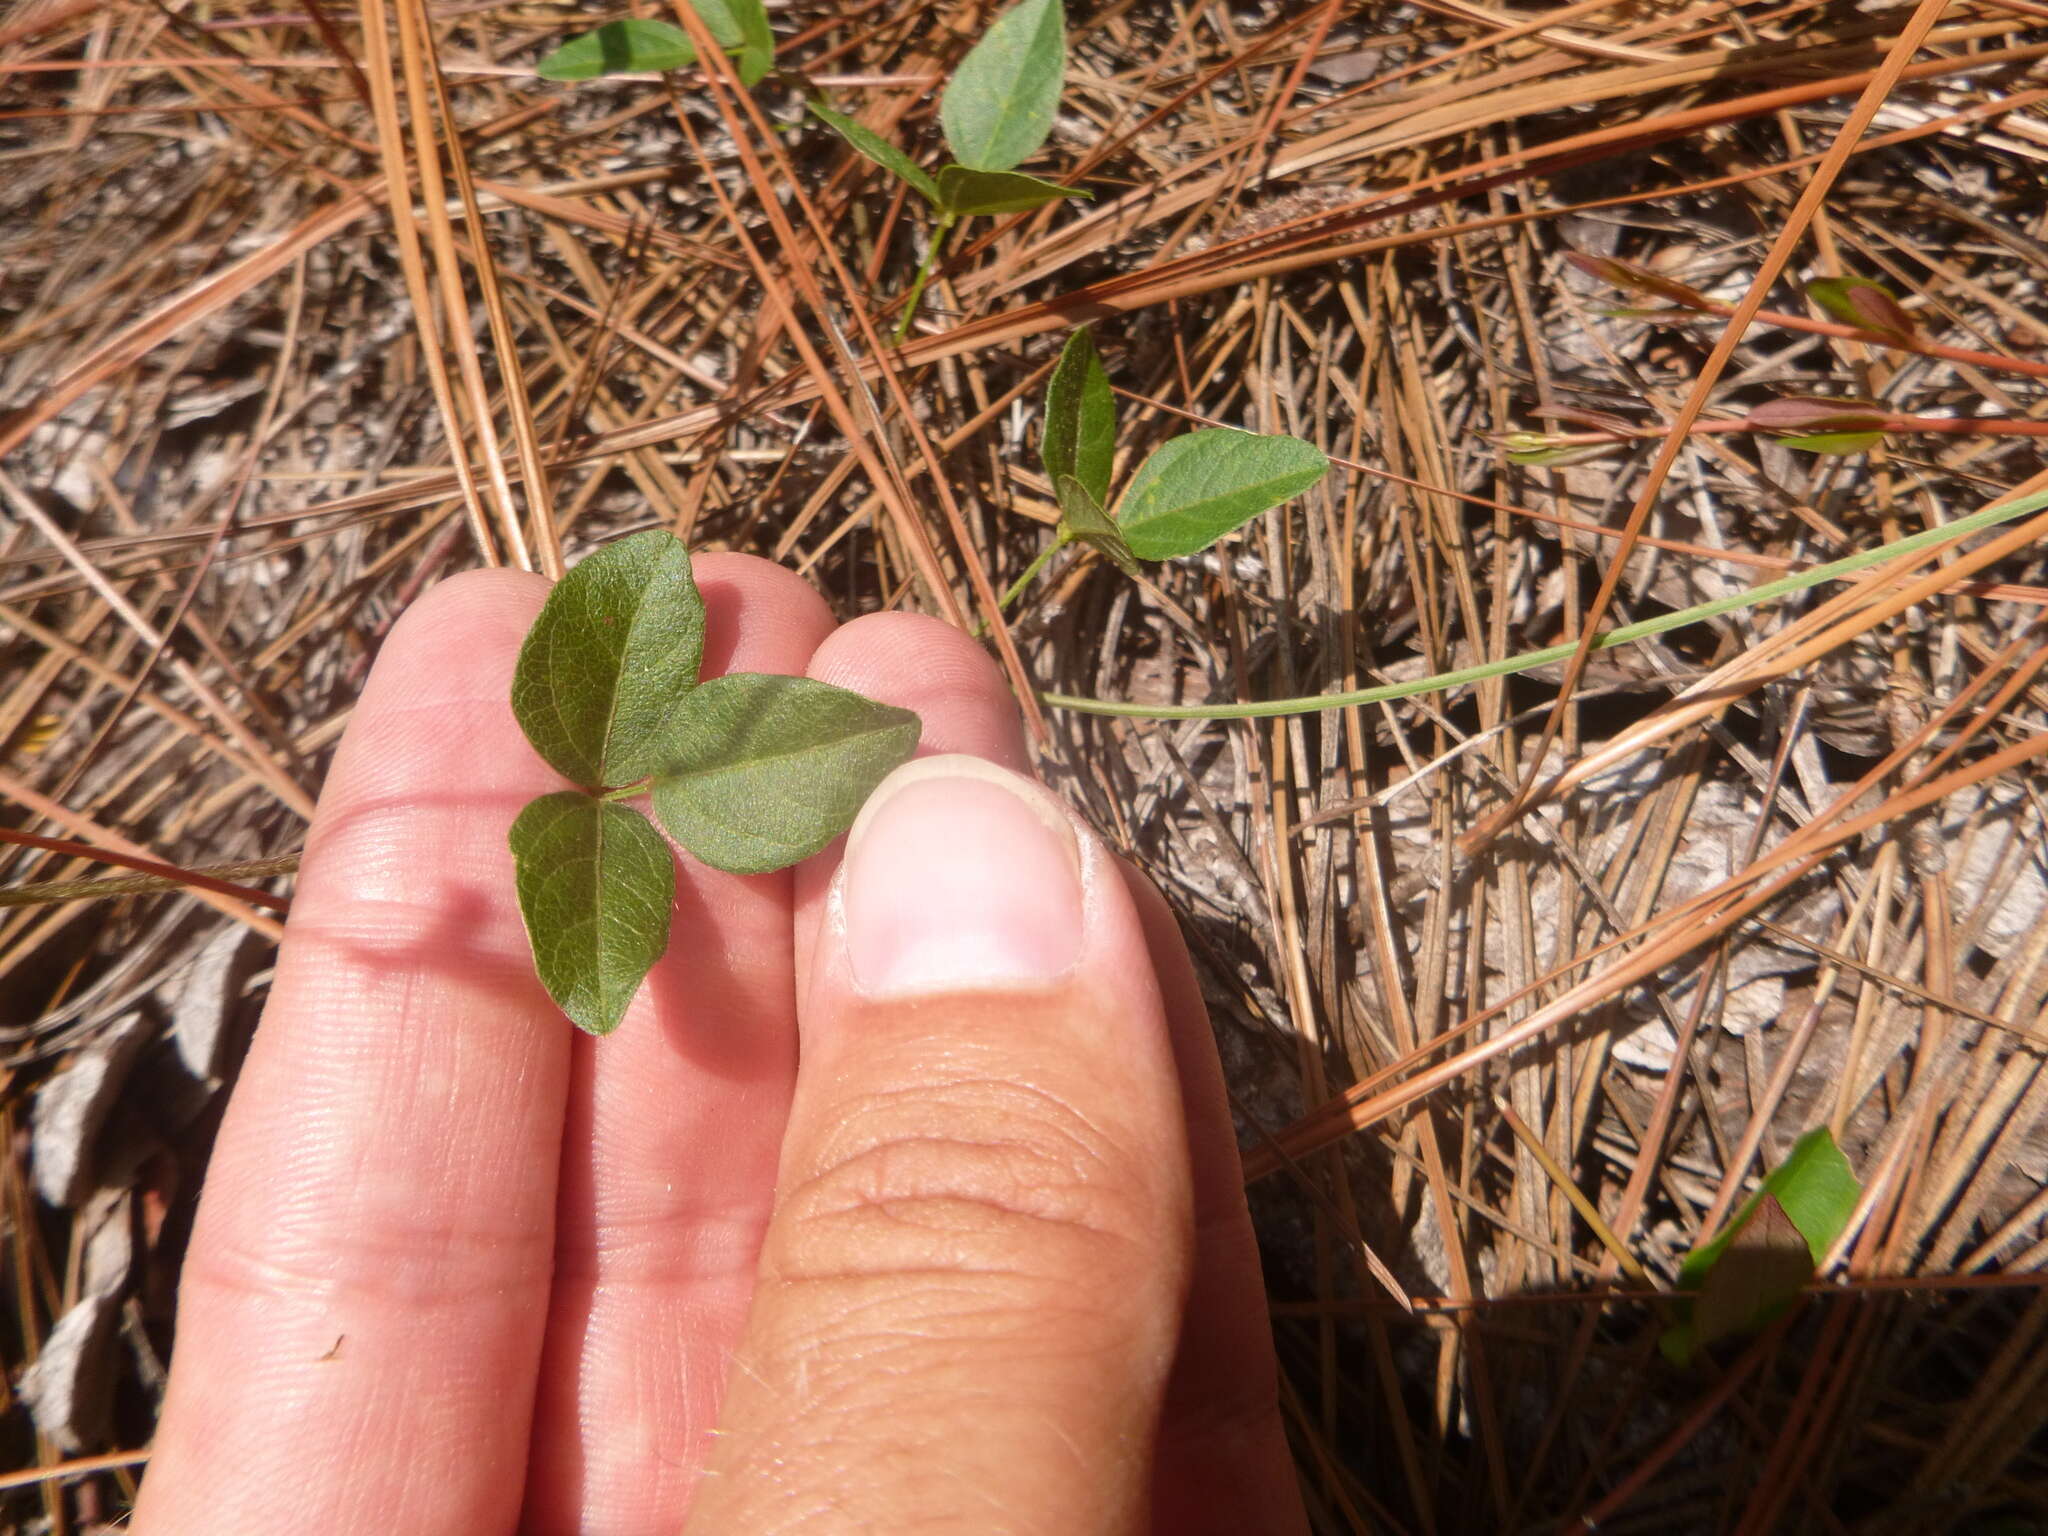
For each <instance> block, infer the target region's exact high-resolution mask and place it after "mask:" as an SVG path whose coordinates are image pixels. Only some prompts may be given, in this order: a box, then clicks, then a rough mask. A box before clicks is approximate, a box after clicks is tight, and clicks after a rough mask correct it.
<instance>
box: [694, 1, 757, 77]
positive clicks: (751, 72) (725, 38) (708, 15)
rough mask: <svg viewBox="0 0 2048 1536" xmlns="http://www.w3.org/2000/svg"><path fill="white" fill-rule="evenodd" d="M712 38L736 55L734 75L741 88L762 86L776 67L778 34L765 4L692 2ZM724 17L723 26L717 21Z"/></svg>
mask: <svg viewBox="0 0 2048 1536" xmlns="http://www.w3.org/2000/svg"><path fill="white" fill-rule="evenodd" d="M690 5H691V8H692V9H694V10H695V11H696V13H697V14H698V15H699V16H701V17H703V18H704V25H705V26H707V27H709V28H710V29H711V35H712V36H713V37H715V38H717V39H718V41H719V42H720V43H721V44H723V45H724V46H725V47H726V48H728V49H730V50H731V51H732V56H733V58H732V62H733V72H734V73H735V74H737V75H738V76H739V77H740V84H741V85H744V86H747V87H749V88H751V87H753V86H756V85H759V84H760V83H761V81H762V79H763V78H764V77H765V76H766V75H767V73H768V71H769V70H771V69H773V68H774V67H775V33H774V32H773V31H772V30H771V29H770V28H769V25H768V12H767V10H766V9H765V8H764V7H763V6H762V4H761V0H690ZM721 13H722V14H723V24H721V22H720V21H719V20H718V19H717V18H718V17H719V16H720V14H721Z"/></svg>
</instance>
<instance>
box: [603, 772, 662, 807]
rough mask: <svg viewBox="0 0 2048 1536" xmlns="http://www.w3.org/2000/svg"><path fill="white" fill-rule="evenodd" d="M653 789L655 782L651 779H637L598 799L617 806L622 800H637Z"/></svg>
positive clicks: (610, 790) (608, 791)
mask: <svg viewBox="0 0 2048 1536" xmlns="http://www.w3.org/2000/svg"><path fill="white" fill-rule="evenodd" d="M653 787H654V780H653V779H651V778H646V779H635V780H634V781H633V782H632V783H631V784H624V785H621V786H620V787H619V788H617V789H608V790H606V791H605V792H604V793H603V794H601V795H599V796H598V797H597V798H598V799H600V800H602V801H604V802H605V804H607V805H617V804H618V803H619V802H620V801H621V800H637V799H639V798H640V796H642V795H644V794H646V793H647V792H648V791H649V790H650V789H652V788H653Z"/></svg>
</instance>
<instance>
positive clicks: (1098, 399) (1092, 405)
mask: <svg viewBox="0 0 2048 1536" xmlns="http://www.w3.org/2000/svg"><path fill="white" fill-rule="evenodd" d="M1038 457H1039V461H1040V462H1041V463H1043V464H1044V465H1045V472H1046V474H1047V475H1048V476H1050V477H1051V479H1052V481H1053V487H1054V489H1055V491H1057V489H1058V487H1059V477H1060V476H1061V475H1072V476H1073V477H1074V478H1075V479H1076V480H1078V481H1080V482H1081V484H1082V485H1083V486H1085V487H1086V488H1087V490H1088V494H1089V495H1090V496H1092V497H1094V498H1095V502H1096V505H1097V507H1098V508H1100V506H1101V504H1102V503H1104V502H1106V501H1108V500H1109V474H1110V468H1111V466H1112V464H1113V463H1114V461H1115V458H1116V396H1115V395H1114V394H1113V393H1111V391H1110V387H1109V375H1108V374H1107V373H1105V372H1103V368H1102V357H1101V355H1100V354H1099V353H1098V352H1097V351H1096V350H1095V338H1094V336H1093V335H1092V334H1090V332H1089V329H1088V327H1087V326H1085V325H1084V326H1082V327H1081V328H1080V329H1079V330H1078V331H1076V332H1074V334H1073V335H1071V336H1069V337H1068V338H1067V344H1066V345H1065V346H1064V347H1062V348H1060V360H1059V361H1058V362H1057V363H1055V364H1054V365H1053V370H1052V377H1051V378H1049V379H1048V380H1046V384H1045V436H1044V437H1043V439H1041V440H1040V442H1039V445H1038ZM1103 521H1104V522H1105V523H1106V522H1108V521H1109V519H1108V517H1107V516H1105V517H1104V518H1103Z"/></svg>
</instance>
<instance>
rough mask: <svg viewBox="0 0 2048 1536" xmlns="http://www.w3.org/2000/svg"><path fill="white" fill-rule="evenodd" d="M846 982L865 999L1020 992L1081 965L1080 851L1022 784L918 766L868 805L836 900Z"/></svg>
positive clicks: (948, 763)
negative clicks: (848, 974) (849, 973)
mask: <svg viewBox="0 0 2048 1536" xmlns="http://www.w3.org/2000/svg"><path fill="white" fill-rule="evenodd" d="M840 899H841V901H842V903H843V909H844V913H845V924H846V930H845V931H846V946H847V956H848V960H849V962H850V963H851V966H852V969H853V979H854V981H855V982H856V983H857V984H858V985H859V987H860V989H861V990H862V991H863V992H866V993H868V994H869V995H870V996H877V995H882V994H892V995H898V996H900V995H906V994H915V993H928V992H945V991H953V990H956V989H959V988H973V987H1003V986H1018V985H1031V984H1034V983H1043V982H1047V981H1051V980H1054V979H1055V978H1057V977H1059V976H1061V975H1063V974H1065V973H1066V972H1067V971H1068V970H1070V969H1072V967H1073V965H1074V962H1075V961H1076V960H1078V959H1079V958H1080V955H1081V909H1082V896H1081V851H1080V848H1079V846H1078V845H1077V844H1076V843H1075V841H1074V832H1073V828H1072V827H1071V826H1070V825H1069V824H1068V822H1067V819H1066V818H1065V817H1064V816H1063V815H1061V814H1060V812H1059V811H1058V810H1057V809H1056V808H1055V807H1054V806H1053V804H1052V803H1051V801H1050V800H1049V799H1048V798H1047V797H1046V795H1045V792H1044V791H1043V790H1041V789H1039V788H1038V786H1037V785H1035V784H1033V783H1032V782H1031V781H1030V780H1028V779H1025V778H1021V777H1019V776H1018V775H1017V774H1014V773H1010V772H1008V771H1007V770H1005V769H1002V768H998V767H996V766H995V764H993V763H990V762H987V761H985V760H984V759H982V758H978V757H927V758H920V759H919V760H917V761H916V762H913V763H906V764H904V765H903V766H902V767H901V768H898V769H897V770H896V771H895V772H894V773H892V774H890V775H889V777H888V778H886V779H884V780H883V781H882V783H881V785H880V786H879V787H878V788H877V789H876V790H875V792H874V794H873V795H872V796H871V797H870V798H869V800H868V803H867V805H866V806H865V807H864V808H863V809H862V811H861V813H860V817H859V819H858V820H857V821H855V822H854V824H853V831H852V832H851V833H850V834H849V836H848V838H847V844H846V875H845V883H844V885H843V887H842V889H841V898H840Z"/></svg>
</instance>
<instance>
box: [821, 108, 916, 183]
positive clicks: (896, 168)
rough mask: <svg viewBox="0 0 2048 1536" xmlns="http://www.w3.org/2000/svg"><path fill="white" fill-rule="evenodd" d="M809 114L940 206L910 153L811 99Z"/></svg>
mask: <svg viewBox="0 0 2048 1536" xmlns="http://www.w3.org/2000/svg"><path fill="white" fill-rule="evenodd" d="M811 115H812V116H813V117H815V118H817V120H818V121H819V122H821V123H823V124H824V125H825V126H826V127H827V128H830V129H831V130H832V131H833V132H834V133H836V134H838V135H839V137H841V138H842V139H844V140H846V142H847V143H849V144H851V145H852V146H853V147H854V148H855V149H857V150H859V151H860V152H861V153H862V154H863V155H865V156H867V158H868V159H870V160H872V161H874V162H875V164H877V165H879V166H880V167H881V168H882V169H883V170H885V171H887V172H888V173H889V174H890V175H892V176H894V177H896V178H897V179H898V180H900V181H907V182H908V183H910V185H911V186H912V187H914V188H916V189H917V193H918V195H919V196H920V197H922V198H923V199H924V200H925V201H926V202H927V203H930V204H931V205H932V206H933V207H934V208H937V207H939V206H940V202H939V184H938V183H937V182H935V181H933V180H932V179H931V177H929V176H927V175H926V174H925V173H924V172H923V171H921V170H919V169H918V168H917V165H916V164H915V162H913V161H912V160H911V158H910V156H908V155H906V154H904V153H903V151H902V150H900V149H898V148H897V147H896V146H895V145H894V144H891V143H890V142H889V141H888V140H887V139H885V138H883V137H882V136H881V135H880V134H879V133H876V132H875V131H874V130H873V129H872V128H863V127H862V126H861V125H860V124H859V123H857V122H855V121H854V120H853V119H852V118H850V117H847V116H846V115H845V114H843V113H840V112H834V111H833V110H832V109H831V108H830V107H827V106H821V105H820V104H819V103H817V102H815V101H814V102H812V103H811Z"/></svg>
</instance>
